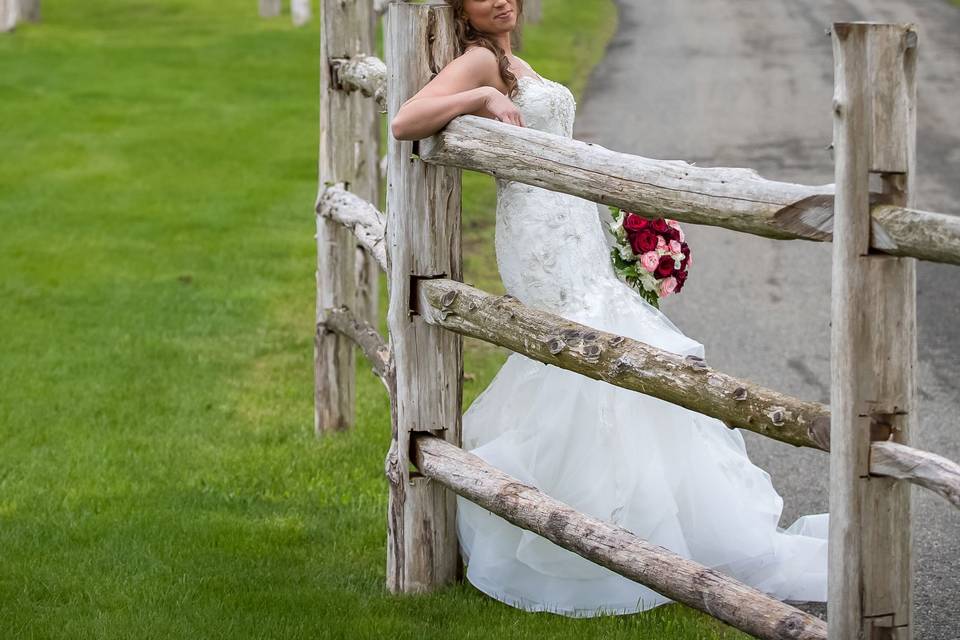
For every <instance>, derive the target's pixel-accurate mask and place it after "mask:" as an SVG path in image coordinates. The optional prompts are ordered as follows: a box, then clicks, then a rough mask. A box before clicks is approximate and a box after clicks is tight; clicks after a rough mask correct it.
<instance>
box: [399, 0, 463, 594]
mask: <svg viewBox="0 0 960 640" xmlns="http://www.w3.org/2000/svg"><path fill="white" fill-rule="evenodd" d="M452 20H453V16H452V11H451V9H450V7H449V6H447V5H446V4H408V3H390V4H389V5H388V10H387V16H386V46H385V51H386V62H387V88H388V91H387V96H388V109H387V112H388V118H389V119H390V120H392V119H393V117H394V115H395V114H396V113H397V111H398V110H399V108H400V105H401V104H403V102H404V101H405V100H406V99H407V98H409V97H410V96H412V95H413V94H415V93H416V92H417V91H419V90H420V88H422V87H423V85H425V84H426V83H427V82H428V81H429V80H430V78H431V77H432V74H434V73H436V71H437V70H439V69H441V68H443V66H444V65H446V64H447V63H448V62H450V60H452V59H453V58H454V56H455V55H456V42H455V35H454V33H453V22H452ZM389 140H390V142H389V145H388V154H389V155H388V182H389V184H390V188H389V190H388V193H387V216H386V220H387V226H386V239H387V272H388V278H389V283H390V304H389V309H388V312H387V326H388V328H389V332H390V346H391V349H392V351H393V354H394V361H395V366H396V387H397V388H396V398H395V403H394V404H395V411H396V414H395V420H394V423H393V425H392V438H391V445H390V451H389V452H388V455H387V460H386V463H385V470H386V474H387V478H388V480H389V483H390V495H389V501H388V502H389V506H388V522H387V587H388V589H389V590H390V591H392V592H402V593H416V592H423V591H430V590H433V589H436V588H437V587H440V586H443V585H446V584H449V583H451V582H454V581H456V580H457V579H459V577H460V575H461V572H462V563H461V561H460V557H459V550H458V545H457V536H456V499H455V496H453V494H451V493H449V492H447V491H445V490H444V489H443V487H441V486H439V485H437V484H436V483H431V482H429V481H428V480H427V479H426V478H424V477H421V476H417V475H416V474H411V472H410V459H409V454H410V438H411V434H412V433H413V432H416V431H431V432H433V433H437V434H442V436H443V437H444V438H446V439H447V440H449V441H450V442H451V443H453V444H455V445H459V443H460V425H461V417H460V414H461V395H462V376H463V360H462V342H463V339H462V338H461V337H460V336H459V335H456V334H454V333H450V332H447V331H444V330H443V329H440V328H439V327H433V326H430V325H429V324H427V323H426V322H424V319H423V318H422V317H420V316H417V315H415V314H414V313H413V311H412V309H411V297H410V296H411V288H412V286H413V281H414V280H415V279H419V278H434V277H448V278H452V279H454V280H459V279H461V278H462V274H461V249H460V202H461V187H460V172H459V170H457V169H452V168H448V167H439V166H436V165H428V164H426V163H424V162H422V161H420V160H419V159H417V158H416V157H415V156H414V155H413V143H412V142H411V141H408V140H396V139H394V138H393V137H392V136H390V138H389Z"/></svg>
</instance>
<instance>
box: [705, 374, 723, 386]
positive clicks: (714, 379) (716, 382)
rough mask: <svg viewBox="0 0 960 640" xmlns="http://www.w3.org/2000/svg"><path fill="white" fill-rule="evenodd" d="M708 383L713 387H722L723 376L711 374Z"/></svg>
mask: <svg viewBox="0 0 960 640" xmlns="http://www.w3.org/2000/svg"><path fill="white" fill-rule="evenodd" d="M707 384H708V385H710V386H711V387H722V386H723V378H721V377H720V376H710V377H709V378H707Z"/></svg>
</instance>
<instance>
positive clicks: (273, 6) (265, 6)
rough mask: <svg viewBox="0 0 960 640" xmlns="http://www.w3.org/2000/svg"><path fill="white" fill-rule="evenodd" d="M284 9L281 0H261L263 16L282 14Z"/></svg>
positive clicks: (261, 14) (269, 16) (272, 16)
mask: <svg viewBox="0 0 960 640" xmlns="http://www.w3.org/2000/svg"><path fill="white" fill-rule="evenodd" d="M282 9H283V7H281V5H280V0H260V17H261V18H275V17H276V16H278V15H280V11H281V10H282Z"/></svg>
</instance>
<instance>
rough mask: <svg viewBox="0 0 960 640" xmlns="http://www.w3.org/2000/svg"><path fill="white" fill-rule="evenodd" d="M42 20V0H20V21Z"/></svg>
mask: <svg viewBox="0 0 960 640" xmlns="http://www.w3.org/2000/svg"><path fill="white" fill-rule="evenodd" d="M24 20H26V21H29V22H40V0H20V22H23V21H24Z"/></svg>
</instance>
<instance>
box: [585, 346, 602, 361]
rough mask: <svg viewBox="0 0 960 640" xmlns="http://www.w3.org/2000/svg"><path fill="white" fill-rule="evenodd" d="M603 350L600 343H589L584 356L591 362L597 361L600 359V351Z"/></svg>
mask: <svg viewBox="0 0 960 640" xmlns="http://www.w3.org/2000/svg"><path fill="white" fill-rule="evenodd" d="M602 351H603V349H601V348H600V345H598V344H588V345H587V346H586V347H585V348H584V349H583V355H584V358H585V359H587V360H589V361H590V362H596V361H597V360H599V359H600V353H601V352H602Z"/></svg>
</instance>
